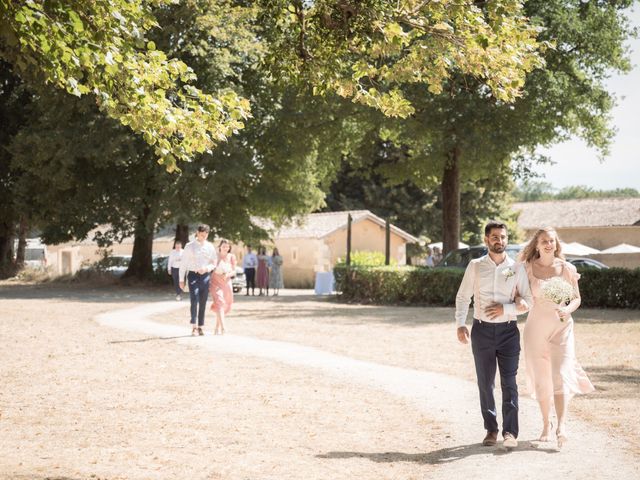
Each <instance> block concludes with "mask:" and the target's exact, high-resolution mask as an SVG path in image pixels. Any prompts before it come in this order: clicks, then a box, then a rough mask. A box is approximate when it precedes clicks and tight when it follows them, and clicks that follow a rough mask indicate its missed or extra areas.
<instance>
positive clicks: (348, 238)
mask: <svg viewBox="0 0 640 480" xmlns="http://www.w3.org/2000/svg"><path fill="white" fill-rule="evenodd" d="M349 265H351V214H350V213H349V214H347V266H349Z"/></svg>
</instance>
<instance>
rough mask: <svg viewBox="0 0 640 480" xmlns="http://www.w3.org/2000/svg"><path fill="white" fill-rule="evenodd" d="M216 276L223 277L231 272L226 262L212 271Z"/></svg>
mask: <svg viewBox="0 0 640 480" xmlns="http://www.w3.org/2000/svg"><path fill="white" fill-rule="evenodd" d="M214 271H215V272H216V273H217V274H218V275H225V274H227V273H230V272H231V267H230V265H229V264H228V263H226V262H220V264H219V265H218V266H217V267H216V269H215V270H214Z"/></svg>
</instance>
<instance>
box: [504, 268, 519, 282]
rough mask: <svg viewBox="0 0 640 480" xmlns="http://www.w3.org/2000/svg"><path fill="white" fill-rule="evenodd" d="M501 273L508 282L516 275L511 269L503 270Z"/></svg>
mask: <svg viewBox="0 0 640 480" xmlns="http://www.w3.org/2000/svg"><path fill="white" fill-rule="evenodd" d="M501 273H502V275H503V276H504V279H505V280H509V279H510V278H511V277H513V276H514V275H515V274H516V272H514V271H513V270H512V269H511V268H505V269H504V270H502V272H501Z"/></svg>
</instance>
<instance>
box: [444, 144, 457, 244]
mask: <svg viewBox="0 0 640 480" xmlns="http://www.w3.org/2000/svg"><path fill="white" fill-rule="evenodd" d="M441 188H442V243H443V246H442V248H443V252H442V253H443V255H446V254H447V253H448V252H450V251H451V250H455V249H456V248H458V243H459V242H460V149H459V148H458V147H454V148H453V149H452V150H451V151H450V152H449V154H448V160H447V163H446V164H445V167H444V172H443V176H442V185H441Z"/></svg>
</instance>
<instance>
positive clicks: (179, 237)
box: [175, 223, 189, 247]
mask: <svg viewBox="0 0 640 480" xmlns="http://www.w3.org/2000/svg"><path fill="white" fill-rule="evenodd" d="M175 241H176V242H177V241H180V242H182V246H183V247H184V246H185V245H186V244H187V242H188V241H189V225H186V224H184V223H178V224H176V238H175Z"/></svg>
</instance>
